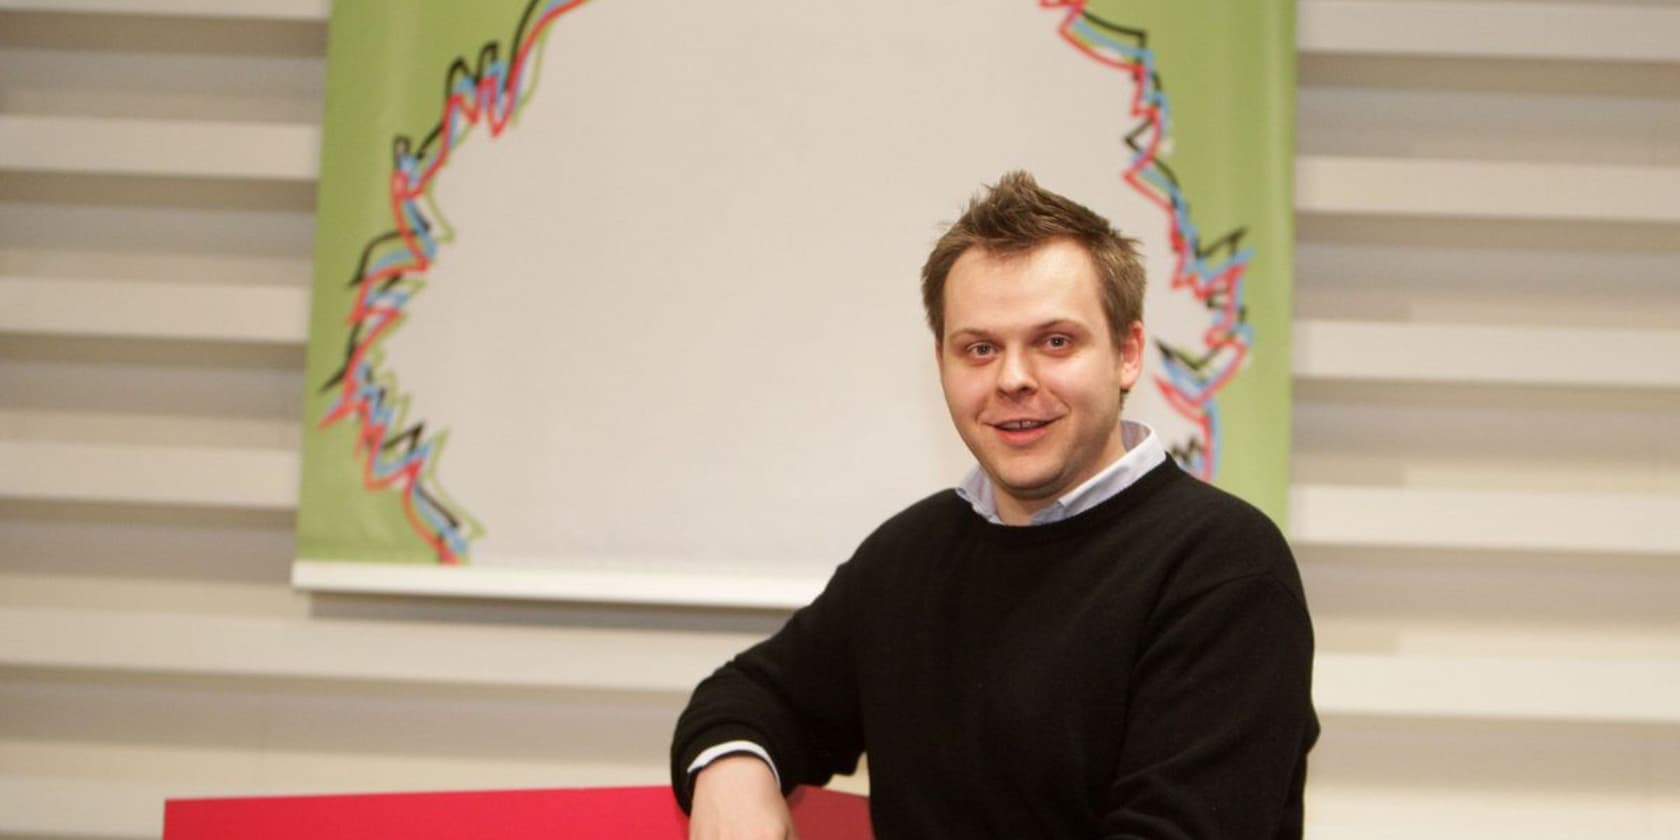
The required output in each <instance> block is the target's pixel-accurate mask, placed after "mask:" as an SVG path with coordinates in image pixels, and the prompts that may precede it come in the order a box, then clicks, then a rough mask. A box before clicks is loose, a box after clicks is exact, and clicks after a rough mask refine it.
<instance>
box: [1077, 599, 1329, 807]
mask: <svg viewBox="0 0 1680 840" xmlns="http://www.w3.org/2000/svg"><path fill="white" fill-rule="evenodd" d="M1145 644H1146V646H1145V648H1144V650H1143V651H1142V652H1141V656H1140V659H1139V661H1138V667H1137V669H1136V671H1135V672H1134V679H1135V682H1134V689H1133V692H1132V696H1131V702H1130V706H1129V711H1128V714H1127V720H1126V735H1125V743H1124V746H1123V748H1122V752H1121V758H1120V762H1119V765H1118V767H1117V768H1116V771H1115V774H1114V781H1113V784H1112V785H1111V787H1110V789H1109V796H1108V801H1107V803H1106V806H1107V807H1106V813H1105V815H1104V817H1103V821H1102V828H1103V834H1102V836H1103V837H1105V838H1111V840H1119V838H1129V839H1132V840H1142V839H1143V838H1148V840H1169V838H1173V839H1176V838H1243V840H1248V838H1268V839H1269V838H1286V837H1288V838H1299V837H1300V836H1301V830H1302V819H1301V817H1302V814H1301V793H1302V787H1303V783H1304V781H1305V776H1306V764H1305V761H1306V759H1305V757H1304V756H1305V755H1306V751H1307V748H1309V747H1310V746H1311V744H1312V743H1313V741H1314V740H1316V739H1317V736H1318V721H1317V718H1316V716H1315V714H1314V712H1313V707H1312V657H1313V639H1312V626H1311V622H1310V620H1309V618H1308V616H1307V612H1306V608H1305V605H1304V604H1303V603H1302V602H1301V600H1300V599H1299V597H1298V595H1297V594H1296V593H1294V592H1292V591H1290V590H1289V589H1288V588H1287V587H1285V586H1284V585H1283V584H1282V583H1281V582H1279V581H1278V580H1277V579H1276V578H1275V577H1273V576H1272V575H1271V574H1267V573H1259V574H1252V575H1249V576H1246V577H1241V578H1238V579H1235V580H1230V581H1226V582H1224V583H1220V584H1217V585H1215V586H1213V587H1212V588H1210V589H1208V590H1206V591H1203V592H1200V593H1197V594H1195V595H1192V596H1190V597H1188V598H1185V599H1183V600H1181V601H1180V602H1177V603H1172V604H1163V605H1162V609H1161V613H1160V614H1159V615H1156V616H1154V617H1153V618H1152V620H1151V633H1150V636H1149V639H1148V641H1147V642H1146V643H1145Z"/></svg>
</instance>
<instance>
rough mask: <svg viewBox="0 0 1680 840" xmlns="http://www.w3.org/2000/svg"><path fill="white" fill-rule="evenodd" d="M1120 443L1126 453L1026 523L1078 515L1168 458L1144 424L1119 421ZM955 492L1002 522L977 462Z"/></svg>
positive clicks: (992, 519) (990, 487)
mask: <svg viewBox="0 0 1680 840" xmlns="http://www.w3.org/2000/svg"><path fill="white" fill-rule="evenodd" d="M1120 444H1121V445H1122V446H1124V447H1125V448H1126V454H1124V455H1121V456H1120V457H1119V458H1118V459H1116V460H1115V462H1114V463H1112V464H1109V465H1108V466H1106V467H1104V468H1103V470H1102V472H1099V473H1097V474H1096V475H1093V476H1091V477H1090V478H1089V479H1087V480H1086V481H1085V483H1084V484H1081V485H1079V486H1078V487H1075V488H1073V489H1072V490H1069V491H1067V492H1066V493H1064V494H1062V496H1061V498H1058V499H1057V500H1056V501H1054V502H1051V503H1050V504H1048V505H1045V506H1044V507H1042V508H1039V509H1038V510H1036V511H1033V515H1032V518H1031V519H1030V520H1029V521H1028V522H1027V525H1029V526H1031V525H1048V524H1050V523H1052V522H1060V521H1062V520H1063V519H1067V518H1068V517H1071V516H1078V515H1079V514H1081V513H1084V512H1085V511H1088V510H1090V509H1091V508H1094V507H1096V506H1097V505H1100V504H1102V503H1103V502H1106V501H1108V500H1109V499H1112V498H1114V496H1115V495H1116V494H1117V493H1119V492H1120V491H1121V490H1124V489H1126V488H1127V487H1130V486H1132V483H1133V482H1135V481H1137V480H1138V479H1140V478H1142V477H1143V474H1144V473H1147V472H1149V471H1150V470H1152V469H1155V468H1156V467H1158V466H1160V465H1161V463H1162V462H1163V461H1165V460H1167V450H1166V447H1163V446H1162V445H1161V438H1160V436H1159V435H1157V434H1155V430H1153V429H1151V428H1149V427H1148V426H1147V425H1144V424H1143V423H1138V422H1135V421H1132V420H1122V421H1120ZM957 495H958V496H961V497H962V499H963V501H965V502H968V503H969V505H971V506H973V508H974V512H975V513H978V514H980V515H981V516H982V517H985V519H986V521H987V522H990V523H992V524H993V525H1002V524H1003V520H1002V519H1000V518H998V512H997V488H996V487H995V486H994V485H993V484H992V478H991V476H988V475H986V471H985V470H983V469H981V468H980V467H979V466H978V465H976V466H975V467H974V469H972V470H969V472H968V475H967V476H966V477H964V478H963V480H962V483H961V484H958V485H957Z"/></svg>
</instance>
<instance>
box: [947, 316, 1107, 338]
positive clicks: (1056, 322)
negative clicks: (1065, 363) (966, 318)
mask: <svg viewBox="0 0 1680 840" xmlns="http://www.w3.org/2000/svg"><path fill="white" fill-rule="evenodd" d="M1056 329H1062V330H1071V331H1074V332H1088V331H1089V329H1090V328H1089V327H1086V326H1085V325H1084V324H1082V323H1080V322H1079V321H1077V320H1075V319H1073V318H1051V319H1050V320H1048V321H1044V322H1042V323H1039V324H1035V325H1033V326H1032V327H1030V328H1028V330H1027V331H1028V332H1032V333H1042V332H1047V331H1049V330H1056ZM949 335H950V337H951V338H956V337H957V336H976V337H978V338H991V337H992V336H993V335H994V333H993V332H992V331H991V330H988V329H984V328H981V327H957V328H955V329H952V330H951V332H950V333H949Z"/></svg>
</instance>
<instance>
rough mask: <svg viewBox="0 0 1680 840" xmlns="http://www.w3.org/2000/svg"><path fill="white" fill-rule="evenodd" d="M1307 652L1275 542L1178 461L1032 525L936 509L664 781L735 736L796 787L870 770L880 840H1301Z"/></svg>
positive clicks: (705, 721)
mask: <svg viewBox="0 0 1680 840" xmlns="http://www.w3.org/2000/svg"><path fill="white" fill-rule="evenodd" d="M1312 649H1313V641H1312V627H1311V624H1310V622H1309V619H1308V617H1307V610H1306V604H1305V600H1304V598H1303V596H1302V591H1301V582H1300V577H1299V574H1298V573H1297V571H1296V568H1295V562H1294V559H1293V558H1292V557H1291V556H1290V553H1289V547H1288V545H1287V544H1286V543H1285V542H1284V539H1283V537H1282V536H1281V535H1280V534H1279V533H1278V531H1277V529H1276V528H1275V527H1274V526H1273V525H1272V524H1271V522H1270V520H1268V519H1266V517H1265V516H1264V515H1262V514H1261V513H1260V512H1258V511H1257V510H1255V509H1254V508H1252V507H1250V506H1249V505H1247V504H1246V503H1244V502H1242V501H1240V500H1238V499H1236V498H1235V497H1233V496H1230V495H1228V494H1226V493H1224V492H1222V491H1219V490H1217V489H1215V488H1213V487H1210V486H1208V485H1206V484H1204V483H1202V482H1200V481H1197V480H1196V479H1194V478H1191V477H1189V476H1187V475H1185V474H1184V473H1183V472H1182V471H1181V470H1179V469H1178V468H1177V467H1176V466H1175V465H1173V464H1172V463H1171V461H1168V462H1167V463H1165V464H1163V465H1161V466H1160V467H1157V468H1155V469H1154V470H1152V471H1150V472H1149V473H1148V474H1147V475H1145V476H1144V477H1143V478H1141V479H1139V480H1138V482H1137V483H1135V484H1133V485H1132V486H1131V487H1128V488H1126V489H1125V490H1123V491H1121V492H1120V493H1119V494H1117V495H1116V496H1115V497H1113V498H1111V499H1109V500H1108V501H1106V502H1103V503H1102V504H1101V505H1099V506H1097V507H1096V508H1093V509H1091V510H1089V511H1086V512H1085V513H1082V514H1079V515H1077V516H1074V517H1072V518H1070V519H1067V520H1064V521H1061V522H1057V523H1054V524H1049V525H1041V526H1036V527H1007V526H1001V525H993V524H990V523H988V522H986V521H985V520H984V519H982V518H980V517H979V516H977V515H976V514H975V513H974V511H973V510H972V509H971V508H970V507H969V505H968V504H967V503H966V502H964V501H962V500H961V499H960V498H958V497H957V495H956V494H955V493H954V492H952V491H945V492H942V493H938V494H935V495H933V496H931V497H929V498H927V499H924V500H922V501H921V502H918V503H917V504H915V505H913V506H911V507H910V508H908V509H906V510H905V511H903V512H902V513H900V514H898V515H897V516H895V517H893V518H892V519H890V520H888V521H887V522H886V523H885V524H883V525H882V526H881V527H880V528H879V529H877V530H876V532H875V533H874V534H871V535H870V536H869V538H868V539H867V540H865V541H864V543H863V545H862V546H860V547H859V548H858V551H857V553H856V554H855V555H854V556H853V557H852V559H851V560H850V561H848V562H846V563H844V564H842V565H841V566H840V568H839V569H837V570H836V571H835V574H834V577H833V578H832V579H831V580H830V581H829V583H828V586H827V587H826V589H825V590H824V591H823V593H822V594H821V595H820V596H818V598H817V599H816V601H814V602H812V603H811V605H810V606H808V607H805V608H804V609H801V610H799V611H798V612H796V613H795V614H794V615H793V616H792V617H791V618H789V620H788V622H787V624H786V625H785V626H784V627H783V628H782V629H781V630H780V631H778V632H777V633H776V634H775V635H774V636H773V637H771V638H770V639H768V640H766V641H764V642H763V643H761V644H759V645H757V646H755V647H753V648H751V649H750V650H748V651H746V652H745V653H742V654H741V655H739V656H737V657H736V658H735V659H734V660H732V661H731V662H729V663H728V664H726V665H725V666H723V667H722V668H720V669H719V670H718V671H717V672H716V673H714V674H713V675H712V676H710V677H708V678H707V679H705V680H704V681H702V682H701V683H700V685H699V686H698V687H697V688H696V689H695V692H694V696H693V698H692V700H691V701H690V702H689V705H688V708H687V709H685V710H684V711H683V714H682V717H681V718H680V719H679V720H678V722H677V730H676V737H675V740H674V743H673V744H672V768H671V769H672V780H673V783H674V786H675V788H676V792H677V798H678V801H679V802H680V803H681V804H682V806H683V808H684V809H685V810H686V809H687V808H688V806H689V793H690V791H689V786H688V778H687V777H688V774H687V768H688V766H689V764H691V763H692V762H693V760H694V759H695V757H696V756H697V755H698V754H699V753H700V751H701V750H703V749H705V748H707V747H710V746H713V745H715V744H719V743H722V742H724V741H730V740H735V739H746V740H751V741H755V742H757V743H759V744H761V745H763V746H764V747H765V748H766V749H768V750H769V752H770V754H771V756H772V757H773V758H774V759H775V762H776V767H777V769H778V770H779V771H780V773H781V777H782V782H783V785H784V787H785V788H787V789H789V790H791V789H792V787H793V786H794V785H796V784H801V783H803V784H823V783H825V782H826V781H827V780H828V779H829V778H830V776H831V775H832V774H834V773H849V772H851V771H852V770H853V769H854V768H855V767H856V763H857V760H858V755H859V753H860V752H863V751H867V752H868V755H869V777H870V811H871V815H872V819H873V822H874V826H875V832H876V836H877V838H879V840H897V838H939V837H951V838H965V839H972V838H986V837H995V838H1011V840H1014V839H1015V838H1029V837H1030V838H1050V837H1067V838H1098V837H1102V838H1243V839H1244V840H1247V838H1262V839H1263V840H1269V838H1285V837H1287V838H1298V837H1300V835H1301V825H1302V813H1301V792H1302V785H1303V782H1304V781H1305V777H1306V755H1307V751H1308V749H1310V748H1311V747H1312V745H1313V742H1314V741H1315V740H1317V737H1318V721H1317V718H1316V716H1315V714H1314V712H1313V708H1312V699H1311V675H1312Z"/></svg>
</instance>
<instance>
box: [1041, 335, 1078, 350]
mask: <svg viewBox="0 0 1680 840" xmlns="http://www.w3.org/2000/svg"><path fill="white" fill-rule="evenodd" d="M1044 343H1045V344H1048V345H1050V347H1052V348H1054V349H1056V350H1065V349H1067V348H1069V347H1072V346H1073V339H1071V338H1068V337H1067V336H1065V335H1053V336H1050V337H1049V338H1047V339H1045V340H1044Z"/></svg>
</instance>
